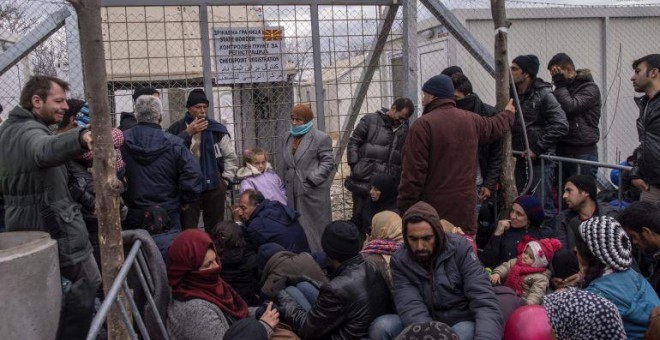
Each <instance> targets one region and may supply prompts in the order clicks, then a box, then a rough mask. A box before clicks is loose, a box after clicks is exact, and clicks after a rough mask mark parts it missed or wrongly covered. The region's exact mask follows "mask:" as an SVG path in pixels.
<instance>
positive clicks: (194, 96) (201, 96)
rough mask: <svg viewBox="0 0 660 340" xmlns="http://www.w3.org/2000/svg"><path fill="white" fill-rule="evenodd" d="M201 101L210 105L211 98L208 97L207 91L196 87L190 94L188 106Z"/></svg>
mask: <svg viewBox="0 0 660 340" xmlns="http://www.w3.org/2000/svg"><path fill="white" fill-rule="evenodd" d="M200 103H205V104H206V105H209V100H208V99H207V98H206V93H204V90H202V89H194V90H192V91H191V92H190V94H189V95H188V101H186V108H189V107H191V106H195V105H197V104H200Z"/></svg>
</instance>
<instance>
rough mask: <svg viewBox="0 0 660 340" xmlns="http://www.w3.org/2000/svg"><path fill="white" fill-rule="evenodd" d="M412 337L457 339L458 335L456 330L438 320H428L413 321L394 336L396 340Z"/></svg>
mask: <svg viewBox="0 0 660 340" xmlns="http://www.w3.org/2000/svg"><path fill="white" fill-rule="evenodd" d="M413 339H446V340H449V339H452V340H459V339H460V337H459V336H458V334H456V332H455V331H454V330H453V329H452V328H451V327H449V326H448V325H447V324H444V323H442V322H439V321H429V322H420V323H414V324H412V325H410V326H408V327H406V328H404V329H403V331H402V332H401V334H399V336H397V337H396V340H413Z"/></svg>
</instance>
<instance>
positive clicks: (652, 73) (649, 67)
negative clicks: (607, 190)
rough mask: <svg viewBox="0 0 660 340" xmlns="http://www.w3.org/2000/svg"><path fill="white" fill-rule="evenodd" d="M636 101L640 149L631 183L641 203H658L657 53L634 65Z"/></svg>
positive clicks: (659, 81) (659, 90)
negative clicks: (642, 94)
mask: <svg viewBox="0 0 660 340" xmlns="http://www.w3.org/2000/svg"><path fill="white" fill-rule="evenodd" d="M633 70H634V74H633V76H632V78H630V80H632V82H633V88H634V89H635V92H641V93H644V96H642V97H640V98H635V101H636V102H637V105H638V106H639V118H637V132H638V133H639V142H640V144H639V147H638V148H637V150H636V152H635V153H636V154H637V162H636V165H635V167H633V170H632V181H631V182H632V184H633V185H634V186H636V187H637V188H639V189H640V190H642V194H641V196H640V200H641V201H644V202H658V201H660V54H649V55H647V56H645V57H642V58H639V59H637V60H635V61H634V62H633Z"/></svg>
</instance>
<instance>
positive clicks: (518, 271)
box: [504, 254, 546, 296]
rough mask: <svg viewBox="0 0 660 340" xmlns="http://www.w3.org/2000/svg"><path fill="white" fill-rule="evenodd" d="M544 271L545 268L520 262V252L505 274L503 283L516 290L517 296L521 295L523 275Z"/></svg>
mask: <svg viewBox="0 0 660 340" xmlns="http://www.w3.org/2000/svg"><path fill="white" fill-rule="evenodd" d="M544 271H546V268H543V267H532V266H530V265H527V264H524V263H523V262H522V254H520V255H518V258H517V259H516V263H515V264H514V265H513V267H512V268H511V271H510V272H509V275H507V277H506V281H505V282H504V285H505V286H507V287H509V288H511V289H513V290H514V291H516V294H517V295H518V296H522V294H523V289H522V287H523V283H524V282H525V276H527V275H529V274H534V273H543V272H544Z"/></svg>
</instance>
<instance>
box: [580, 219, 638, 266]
mask: <svg viewBox="0 0 660 340" xmlns="http://www.w3.org/2000/svg"><path fill="white" fill-rule="evenodd" d="M579 230H580V236H582V239H583V240H584V241H585V242H586V243H587V247H588V248H589V250H591V252H592V253H593V254H594V256H596V257H597V258H598V259H599V260H600V261H601V262H603V263H604V264H606V265H608V266H610V267H612V268H613V269H616V270H626V269H628V268H629V267H630V263H631V262H632V256H631V254H630V253H631V251H632V245H631V243H630V239H629V238H628V235H627V234H626V232H625V231H624V230H623V228H622V227H621V224H619V222H617V220H615V219H613V218H612V217H609V216H596V217H593V218H591V219H589V220H587V221H585V222H582V224H580V228H579Z"/></svg>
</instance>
